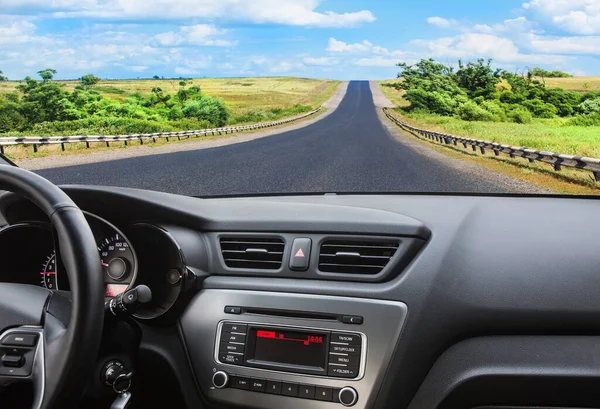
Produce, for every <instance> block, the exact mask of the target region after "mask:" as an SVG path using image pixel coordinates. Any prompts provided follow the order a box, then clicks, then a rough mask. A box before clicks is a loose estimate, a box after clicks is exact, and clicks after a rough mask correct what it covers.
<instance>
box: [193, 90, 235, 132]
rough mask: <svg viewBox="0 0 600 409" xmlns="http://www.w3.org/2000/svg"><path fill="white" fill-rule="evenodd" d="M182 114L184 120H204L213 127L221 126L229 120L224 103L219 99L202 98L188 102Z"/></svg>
mask: <svg viewBox="0 0 600 409" xmlns="http://www.w3.org/2000/svg"><path fill="white" fill-rule="evenodd" d="M182 112H183V115H184V116H185V117H186V118H195V119H198V120H205V121H208V122H210V123H211V124H212V125H213V126H223V125H225V124H226V123H227V119H228V118H229V113H228V112H227V108H226V106H225V103H224V102H223V100H222V99H220V98H217V99H215V98H212V97H202V98H200V99H197V100H193V101H188V102H186V103H185V105H184V106H183V109H182Z"/></svg>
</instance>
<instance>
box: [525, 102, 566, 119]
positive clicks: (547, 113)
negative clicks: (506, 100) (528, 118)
mask: <svg viewBox="0 0 600 409" xmlns="http://www.w3.org/2000/svg"><path fill="white" fill-rule="evenodd" d="M522 105H523V106H524V107H525V108H527V109H528V110H529V112H531V113H532V114H533V116H534V117H536V118H554V117H555V116H556V114H558V109H557V108H556V107H555V106H554V105H552V104H548V103H546V102H544V101H542V100H541V99H532V100H529V101H525V102H523V103H522Z"/></svg>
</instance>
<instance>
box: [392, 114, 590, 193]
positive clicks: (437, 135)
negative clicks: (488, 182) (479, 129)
mask: <svg viewBox="0 0 600 409" xmlns="http://www.w3.org/2000/svg"><path fill="white" fill-rule="evenodd" d="M383 112H384V114H385V116H387V117H388V118H389V119H390V120H391V121H392V122H394V123H395V124H396V125H398V126H400V127H401V128H403V129H405V130H408V131H411V132H414V133H417V134H419V135H421V136H423V137H425V138H428V139H431V140H434V141H436V142H440V143H443V144H446V145H454V146H457V145H458V144H459V143H460V144H462V145H463V147H464V148H465V149H466V148H467V147H468V146H471V148H472V149H473V151H475V152H476V151H477V148H479V151H480V152H481V154H485V150H486V149H490V150H492V151H493V152H494V154H495V155H496V156H499V155H500V153H504V154H507V155H509V156H510V157H511V158H515V157H521V158H525V159H528V160H529V162H531V163H533V162H535V161H540V162H544V163H549V164H551V165H552V166H553V167H554V170H556V171H560V170H561V168H562V167H563V166H567V167H571V168H577V169H583V170H589V171H590V172H592V173H593V175H594V178H595V179H596V182H600V159H595V158H587V157H585V156H571V155H562V154H560V153H554V152H545V151H538V150H534V149H528V148H522V147H520V146H510V145H503V144H500V143H496V142H488V141H483V140H480V139H471V138H462V137H460V136H454V135H450V134H446V133H442V132H434V131H428V130H426V129H419V128H415V127H414V126H410V125H408V124H407V123H405V122H403V121H401V120H400V119H398V118H396V117H395V116H393V115H392V114H390V113H389V111H388V109H387V108H383Z"/></svg>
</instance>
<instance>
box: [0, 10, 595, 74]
mask: <svg viewBox="0 0 600 409" xmlns="http://www.w3.org/2000/svg"><path fill="white" fill-rule="evenodd" d="M0 10H1V11H0V70H2V71H4V74H5V75H7V76H8V77H9V78H10V79H21V78H23V77H24V76H25V75H34V74H35V72H36V71H38V70H40V69H43V68H46V67H52V68H55V69H57V70H58V72H59V73H58V77H59V78H78V77H80V76H81V75H83V74H86V73H94V74H96V75H97V76H100V77H102V78H136V77H142V78H144V77H151V76H153V75H159V76H165V77H179V76H184V77H188V76H190V77H197V76H206V77H214V76H220V77H222V76H228V77H229V76H271V75H297V76H304V77H318V78H335V79H383V78H393V77H395V76H396V74H397V72H398V70H397V67H395V64H396V63H397V62H399V61H406V62H409V63H414V62H416V61H418V60H419V59H421V58H435V59H436V60H439V61H442V62H445V63H449V64H452V63H455V62H456V61H457V60H458V59H459V58H462V59H465V60H467V59H475V58H478V57H486V58H487V57H490V58H493V59H494V62H495V65H496V66H498V67H502V68H505V69H510V70H522V69H525V68H526V67H533V66H542V67H545V68H548V69H562V70H566V71H569V72H571V73H573V74H577V75H584V74H585V75H600V59H599V56H600V1H598V0H521V1H515V0H483V1H482V0H478V1H475V0H454V1H446V0H418V1H414V0H412V1H405V0H396V1H394V0H381V1H359V0H322V1H320V0H250V1H248V0H178V1H173V0H52V1H48V0H0Z"/></svg>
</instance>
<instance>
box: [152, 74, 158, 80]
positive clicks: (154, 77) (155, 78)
mask: <svg viewBox="0 0 600 409" xmlns="http://www.w3.org/2000/svg"><path fill="white" fill-rule="evenodd" d="M152 79H153V80H159V79H160V77H159V76H158V75H155V76H153V77H152Z"/></svg>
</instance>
